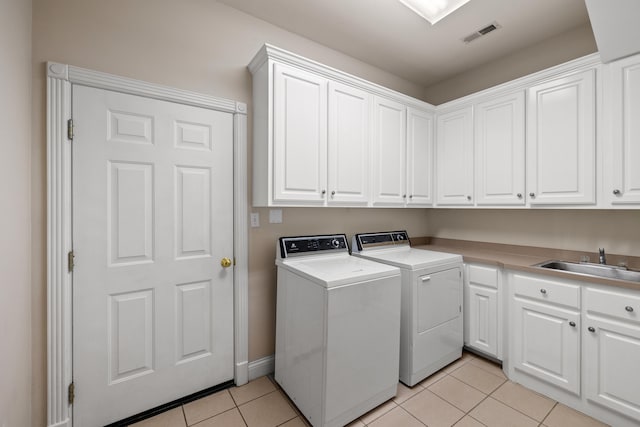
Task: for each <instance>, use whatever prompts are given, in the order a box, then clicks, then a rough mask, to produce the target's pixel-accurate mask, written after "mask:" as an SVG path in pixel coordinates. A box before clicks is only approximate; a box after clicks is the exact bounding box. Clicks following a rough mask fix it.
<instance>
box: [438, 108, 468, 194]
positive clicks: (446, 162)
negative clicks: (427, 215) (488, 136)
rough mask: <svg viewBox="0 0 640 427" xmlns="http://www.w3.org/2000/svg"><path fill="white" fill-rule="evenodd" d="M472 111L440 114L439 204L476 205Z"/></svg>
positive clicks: (466, 109)
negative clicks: (474, 198)
mask: <svg viewBox="0 0 640 427" xmlns="http://www.w3.org/2000/svg"><path fill="white" fill-rule="evenodd" d="M472 127H473V110H472V108H471V107H464V108H462V109H460V110H455V111H451V112H448V113H445V114H440V115H438V123H437V138H436V173H437V175H436V176H437V179H436V186H437V193H436V200H437V204H438V205H473V128H472Z"/></svg>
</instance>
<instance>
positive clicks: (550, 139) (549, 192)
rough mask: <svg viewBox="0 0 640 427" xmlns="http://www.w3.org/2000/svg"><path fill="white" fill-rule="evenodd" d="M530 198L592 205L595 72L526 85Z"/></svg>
mask: <svg viewBox="0 0 640 427" xmlns="http://www.w3.org/2000/svg"><path fill="white" fill-rule="evenodd" d="M527 132H528V134H527V186H528V190H529V192H530V194H529V203H530V204H532V205H538V204H594V203H595V202H596V187H595V182H596V171H595V154H596V139H595V71H594V70H588V71H584V72H582V73H577V74H574V75H571V76H567V77H563V78H560V79H557V80H553V81H549V82H546V83H542V84H539V85H536V86H533V87H531V88H529V89H528V110H527Z"/></svg>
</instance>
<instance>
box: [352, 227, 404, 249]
mask: <svg viewBox="0 0 640 427" xmlns="http://www.w3.org/2000/svg"><path fill="white" fill-rule="evenodd" d="M410 244H411V242H410V241H409V235H408V234H407V232H406V231H404V230H403V231H384V232H380V233H360V234H356V235H355V236H353V242H352V246H353V249H354V250H357V251H358V252H361V251H362V250H365V249H367V248H374V247H380V246H392V245H410Z"/></svg>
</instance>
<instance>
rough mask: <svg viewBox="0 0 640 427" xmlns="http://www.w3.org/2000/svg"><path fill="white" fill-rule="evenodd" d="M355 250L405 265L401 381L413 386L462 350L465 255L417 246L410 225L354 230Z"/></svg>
mask: <svg viewBox="0 0 640 427" xmlns="http://www.w3.org/2000/svg"><path fill="white" fill-rule="evenodd" d="M351 248H352V251H353V255H355V256H359V257H363V258H367V259H371V260H374V261H377V262H382V263H385V264H388V265H392V266H395V267H399V268H400V269H401V271H402V318H401V328H400V329H401V331H400V381H402V382H403V383H405V384H407V385H408V386H413V385H415V384H416V383H418V382H420V381H422V380H423V379H424V378H426V377H428V376H429V375H431V374H433V373H434V372H436V371H438V370H440V369H442V368H443V367H445V366H446V365H448V364H449V363H451V362H453V361H455V360H457V359H459V358H460V357H461V356H462V346H463V339H464V338H463V321H462V320H463V319H462V301H463V300H462V298H463V296H462V295H463V294H462V292H463V291H462V256H460V255H455V254H447V253H443V252H435V251H427V250H423V249H414V248H412V247H411V244H410V242H409V236H408V235H407V232H406V231H394V232H381V233H363V234H356V235H355V236H353V242H352V247H351Z"/></svg>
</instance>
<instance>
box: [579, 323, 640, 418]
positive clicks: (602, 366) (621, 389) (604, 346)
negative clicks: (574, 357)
mask: <svg viewBox="0 0 640 427" xmlns="http://www.w3.org/2000/svg"><path fill="white" fill-rule="evenodd" d="M589 328H592V329H589ZM583 329H584V331H585V334H586V335H585V338H584V351H583V354H584V364H585V372H587V373H588V375H585V394H586V397H587V399H589V400H591V401H594V402H597V403H600V404H602V405H604V406H605V407H607V408H610V409H614V410H616V411H618V412H621V413H623V414H625V415H627V416H629V417H632V418H634V419H636V420H637V419H640V393H639V392H638V384H640V369H638V361H640V327H638V326H637V325H635V326H632V325H625V324H623V323H619V322H609V321H606V320H603V319H599V318H595V317H591V316H586V319H585V324H584V328H583Z"/></svg>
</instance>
